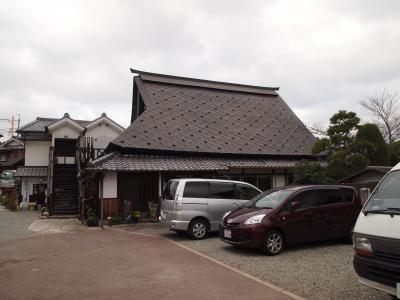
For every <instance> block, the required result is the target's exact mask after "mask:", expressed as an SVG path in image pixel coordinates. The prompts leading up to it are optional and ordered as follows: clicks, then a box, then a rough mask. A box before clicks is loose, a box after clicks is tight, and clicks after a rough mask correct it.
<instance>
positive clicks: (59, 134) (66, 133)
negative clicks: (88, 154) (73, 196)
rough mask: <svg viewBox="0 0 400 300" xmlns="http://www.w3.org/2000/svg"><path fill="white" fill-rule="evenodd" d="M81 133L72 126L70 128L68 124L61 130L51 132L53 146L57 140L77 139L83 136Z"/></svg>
mask: <svg viewBox="0 0 400 300" xmlns="http://www.w3.org/2000/svg"><path fill="white" fill-rule="evenodd" d="M81 133H82V132H81V131H80V130H79V129H77V128H73V127H72V126H69V125H68V124H66V126H63V127H61V128H58V129H55V130H54V131H52V132H51V135H52V139H53V140H52V145H53V146H54V140H55V139H64V138H68V139H77V138H78V137H79V136H80V135H81Z"/></svg>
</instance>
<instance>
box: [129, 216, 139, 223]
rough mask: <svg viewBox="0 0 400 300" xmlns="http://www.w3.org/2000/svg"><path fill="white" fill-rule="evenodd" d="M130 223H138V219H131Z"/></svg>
mask: <svg viewBox="0 0 400 300" xmlns="http://www.w3.org/2000/svg"><path fill="white" fill-rule="evenodd" d="M131 222H132V223H133V224H137V223H139V217H131Z"/></svg>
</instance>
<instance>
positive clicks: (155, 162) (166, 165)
mask: <svg viewBox="0 0 400 300" xmlns="http://www.w3.org/2000/svg"><path fill="white" fill-rule="evenodd" d="M296 162H298V160H286V159H256V158H252V159H247V158H239V159H235V158H214V157H184V156H155V155H124V154H119V153H116V152H113V153H110V154H107V155H105V156H103V157H102V158H99V159H97V160H95V161H94V162H93V163H92V164H91V165H90V166H89V167H88V168H87V169H88V170H92V171H100V170H103V171H119V172H125V171H126V172H128V171H223V170H228V169H229V168H291V167H294V165H295V164H296Z"/></svg>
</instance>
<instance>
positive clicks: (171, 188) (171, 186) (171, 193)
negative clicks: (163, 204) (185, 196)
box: [164, 180, 179, 200]
mask: <svg viewBox="0 0 400 300" xmlns="http://www.w3.org/2000/svg"><path fill="white" fill-rule="evenodd" d="M178 183H179V181H176V180H171V181H169V182H168V183H167V186H166V187H165V190H164V199H167V200H174V197H175V193H176V188H177V187H178Z"/></svg>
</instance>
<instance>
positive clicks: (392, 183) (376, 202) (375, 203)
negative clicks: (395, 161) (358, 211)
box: [364, 170, 400, 214]
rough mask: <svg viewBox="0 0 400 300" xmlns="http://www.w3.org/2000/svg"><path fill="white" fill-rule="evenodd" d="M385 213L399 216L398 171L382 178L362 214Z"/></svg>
mask: <svg viewBox="0 0 400 300" xmlns="http://www.w3.org/2000/svg"><path fill="white" fill-rule="evenodd" d="M386 211H387V212H390V213H396V212H397V213H399V214H400V170H399V171H392V172H390V173H389V174H387V175H386V176H385V177H384V179H383V180H382V182H381V183H380V184H379V185H378V187H377V188H376V189H375V190H374V192H373V193H372V194H371V196H370V198H369V200H368V202H367V204H366V205H365V208H364V213H367V212H371V213H373V212H386Z"/></svg>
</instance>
